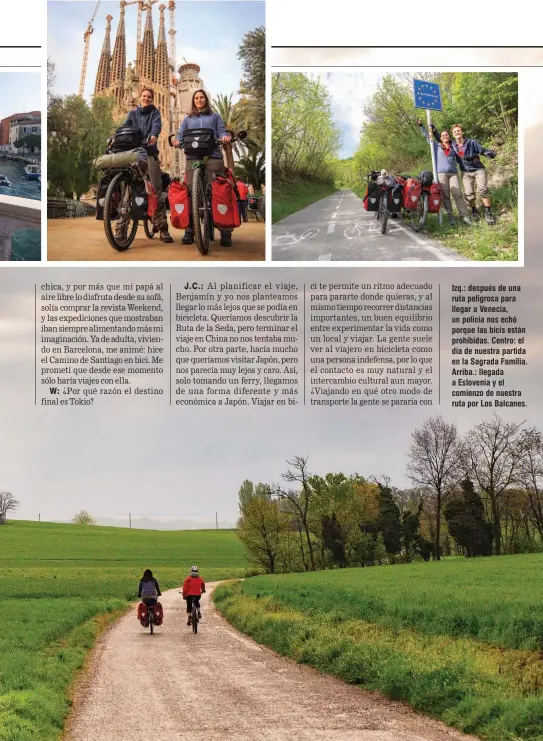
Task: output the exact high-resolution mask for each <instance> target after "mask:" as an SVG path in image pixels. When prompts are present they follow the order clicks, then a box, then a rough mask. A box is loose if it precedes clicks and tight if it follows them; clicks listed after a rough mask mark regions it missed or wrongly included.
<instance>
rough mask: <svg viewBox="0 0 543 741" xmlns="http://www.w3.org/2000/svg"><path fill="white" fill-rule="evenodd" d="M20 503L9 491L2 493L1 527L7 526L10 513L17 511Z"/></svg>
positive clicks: (0, 501) (0, 508) (0, 498)
mask: <svg viewBox="0 0 543 741" xmlns="http://www.w3.org/2000/svg"><path fill="white" fill-rule="evenodd" d="M18 506H19V502H18V501H17V499H15V497H14V496H13V494H10V493H9V491H0V525H5V524H6V520H7V514H8V512H13V510H15V509H17V507H18Z"/></svg>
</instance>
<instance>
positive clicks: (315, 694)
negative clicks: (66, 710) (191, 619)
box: [63, 584, 474, 741]
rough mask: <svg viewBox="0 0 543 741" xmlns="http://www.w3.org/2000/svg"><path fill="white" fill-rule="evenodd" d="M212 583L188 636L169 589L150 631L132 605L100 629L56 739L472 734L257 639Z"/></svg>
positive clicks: (216, 740) (356, 739) (377, 738)
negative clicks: (216, 601) (233, 622)
mask: <svg viewBox="0 0 543 741" xmlns="http://www.w3.org/2000/svg"><path fill="white" fill-rule="evenodd" d="M214 586H216V585H215V584H209V585H208V593H207V594H206V595H204V597H203V599H202V613H203V617H202V621H201V623H200V625H199V631H198V633H197V634H193V633H192V629H191V628H190V627H189V626H187V624H186V621H187V614H186V607H185V605H186V603H185V601H184V600H183V599H182V597H181V595H180V594H179V589H175V590H169V591H168V592H165V593H164V594H163V596H162V597H161V602H162V604H163V605H164V623H163V625H161V626H160V627H157V628H156V632H155V634H154V635H151V634H150V632H149V630H144V629H143V628H142V627H141V626H140V624H139V622H138V620H137V617H136V605H134V607H133V609H132V610H130V611H129V612H128V613H127V614H126V615H125V616H123V617H122V618H121V619H120V620H119V621H118V622H116V623H115V624H114V625H113V626H112V627H110V628H109V629H108V630H107V631H106V632H105V633H104V634H103V635H102V637H101V638H100V639H99V641H98V643H97V645H96V647H95V649H94V650H93V651H92V653H91V657H90V660H89V664H88V669H87V671H86V673H85V674H84V675H83V676H82V677H81V679H80V680H79V682H78V683H77V686H76V693H75V698H74V704H73V710H72V714H71V716H70V718H69V719H68V724H67V728H66V733H65V735H64V737H63V739H64V741H97V740H98V741H141V739H142V738H146V737H147V738H152V739H157V741H194V739H199V741H255V739H259V741H285V739H289V741H474V739H473V737H471V736H464V735H462V734H461V733H459V732H456V731H454V730H452V729H450V728H447V727H446V726H444V725H443V724H441V723H439V722H436V721H433V720H431V719H428V718H425V717H423V716H420V715H418V714H416V713H414V712H413V711H411V710H409V709H407V708H406V707H405V706H403V705H401V704H400V703H395V702H391V701H388V700H386V699H384V698H382V697H381V696H380V695H378V694H376V693H371V692H366V691H363V690H360V689H358V688H357V687H354V686H351V685H348V684H345V683H343V682H342V681H340V680H338V679H336V678H334V677H330V676H326V675H321V674H319V673H318V672H317V671H316V670H314V669H312V668H310V667H307V666H300V665H298V664H296V663H294V662H293V661H291V660H289V659H285V658H283V657H280V656H278V655H277V654H275V653H274V652H273V651H270V650H269V649H267V648H263V647H261V646H259V645H258V644H257V643H255V642H254V641H252V640H251V639H249V638H247V637H246V636H243V635H242V634H240V633H238V632H237V631H236V630H234V629H233V628H232V627H231V626H230V625H229V624H228V623H227V622H226V621H225V620H224V619H223V618H222V617H221V616H220V615H219V614H218V612H217V611H216V610H215V608H214V606H213V603H212V601H211V600H210V599H209V592H210V591H212V589H213V588H214Z"/></svg>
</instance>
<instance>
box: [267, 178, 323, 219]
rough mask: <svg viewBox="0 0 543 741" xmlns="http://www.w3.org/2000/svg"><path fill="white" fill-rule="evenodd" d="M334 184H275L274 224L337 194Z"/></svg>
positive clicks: (306, 181) (302, 181)
mask: <svg viewBox="0 0 543 741" xmlns="http://www.w3.org/2000/svg"><path fill="white" fill-rule="evenodd" d="M336 190H337V188H336V187H335V185H334V184H333V183H326V182H316V181H312V180H302V179H296V180H293V181H292V182H288V183H287V182H279V181H277V182H274V184H273V198H272V223H274V224H275V222H276V221H281V219H285V218H286V217H287V216H290V214H295V213H296V212H297V211H301V210H302V208H305V207H306V206H310V205H311V204H312V203H315V201H320V200H321V198H326V196H330V195H332V193H335V192H336Z"/></svg>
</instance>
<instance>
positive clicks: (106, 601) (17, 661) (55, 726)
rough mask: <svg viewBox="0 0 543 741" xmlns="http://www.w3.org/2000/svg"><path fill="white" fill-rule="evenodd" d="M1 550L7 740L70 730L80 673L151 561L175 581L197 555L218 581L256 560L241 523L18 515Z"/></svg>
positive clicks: (0, 688)
mask: <svg viewBox="0 0 543 741" xmlns="http://www.w3.org/2000/svg"><path fill="white" fill-rule="evenodd" d="M0 548H1V552H2V592H3V606H4V620H3V627H2V632H1V634H0V741H35V739H39V740H40V741H57V739H59V738H60V736H61V733H62V728H63V724H64V720H65V718H66V715H67V713H68V711H69V708H70V691H71V687H72V684H73V681H74V678H75V676H76V673H77V671H78V670H79V669H80V668H81V667H82V666H83V665H84V661H85V656H86V654H87V651H88V650H89V648H90V647H91V646H92V645H93V643H94V640H95V638H96V636H97V635H98V634H99V632H100V631H101V630H102V629H103V628H104V627H106V626H107V625H108V624H109V622H111V621H112V620H114V619H115V618H116V617H118V616H119V615H120V614H122V613H123V612H124V611H125V610H126V609H127V608H128V607H129V605H130V603H131V602H132V601H134V600H135V599H137V597H136V595H137V588H138V582H139V579H140V578H141V575H142V573H143V570H144V569H145V568H151V569H152V570H153V572H154V574H155V575H156V577H157V578H158V580H159V582H160V586H161V589H168V588H172V587H175V586H177V585H179V584H181V583H182V580H183V578H184V577H185V575H186V573H187V571H188V569H190V566H191V565H192V564H193V563H197V564H198V565H199V566H200V569H201V573H202V576H203V577H204V578H205V579H206V580H208V581H213V580H219V579H227V578H231V577H241V576H243V575H244V574H245V566H246V563H247V562H246V559H245V556H244V552H243V546H242V545H241V543H240V542H239V540H238V538H237V537H236V534H235V532H234V531H232V530H218V531H215V530H210V531H205V530H199V531H182V532H175V531H155V530H130V529H123V528H110V527H93V526H83V525H62V524H54V523H36V522H23V521H11V522H8V523H7V524H6V525H3V526H2V527H0ZM180 599H181V597H180ZM134 629H135V630H137V629H138V624H137V622H136V620H135V619H134Z"/></svg>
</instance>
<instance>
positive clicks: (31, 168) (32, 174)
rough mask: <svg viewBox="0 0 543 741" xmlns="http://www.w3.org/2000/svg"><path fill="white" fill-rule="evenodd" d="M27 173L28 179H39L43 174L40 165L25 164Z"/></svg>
mask: <svg viewBox="0 0 543 741" xmlns="http://www.w3.org/2000/svg"><path fill="white" fill-rule="evenodd" d="M25 175H26V178H27V180H38V178H39V177H40V175H41V168H40V166H39V165H25Z"/></svg>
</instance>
